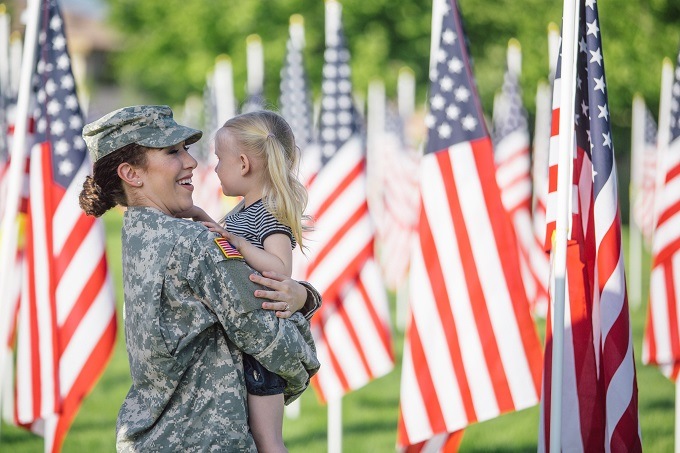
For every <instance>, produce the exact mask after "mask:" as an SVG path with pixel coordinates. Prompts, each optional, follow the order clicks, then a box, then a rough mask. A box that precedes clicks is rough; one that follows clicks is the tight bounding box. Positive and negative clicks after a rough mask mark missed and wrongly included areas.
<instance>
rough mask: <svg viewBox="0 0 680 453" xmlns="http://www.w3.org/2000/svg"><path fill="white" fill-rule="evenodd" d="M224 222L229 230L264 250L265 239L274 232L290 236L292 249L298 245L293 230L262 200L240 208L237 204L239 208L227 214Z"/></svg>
mask: <svg viewBox="0 0 680 453" xmlns="http://www.w3.org/2000/svg"><path fill="white" fill-rule="evenodd" d="M224 224H225V228H226V230H227V231H229V232H230V233H232V234H236V235H238V236H241V237H243V238H245V240H246V241H248V242H250V243H251V244H253V245H254V246H256V247H257V248H259V249H262V250H264V240H265V239H266V238H267V237H268V236H270V235H272V234H285V235H286V236H288V237H289V238H290V243H291V249H294V248H295V246H296V245H297V243H296V242H295V238H294V237H293V232H292V230H291V229H290V228H289V227H288V226H286V225H284V224H282V223H281V222H279V221H278V220H276V218H275V217H274V216H273V215H272V214H271V213H270V212H269V211H267V208H265V206H264V203H262V200H257V201H256V202H255V203H253V204H251V205H250V206H245V205H243V206H241V208H240V209H238V206H237V209H235V210H234V211H232V212H231V213H229V214H227V217H226V218H225V219H224Z"/></svg>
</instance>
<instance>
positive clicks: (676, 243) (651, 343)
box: [643, 139, 680, 379]
mask: <svg viewBox="0 0 680 453" xmlns="http://www.w3.org/2000/svg"><path fill="white" fill-rule="evenodd" d="M662 162H663V166H664V167H663V170H662V171H664V174H665V177H664V178H663V181H664V184H663V186H662V187H660V188H659V193H658V200H657V206H658V207H657V212H658V213H659V214H658V221H657V227H656V230H655V231H654V240H653V246H652V253H653V258H652V274H651V277H650V283H649V288H650V298H649V307H648V313H647V327H646V329H645V339H644V344H643V361H644V363H647V364H654V365H658V366H659V367H660V368H661V370H662V371H663V372H664V374H665V375H666V376H668V377H670V378H672V379H676V378H677V375H678V373H677V368H678V365H679V364H680V319H679V316H678V303H680V139H675V140H674V141H673V142H672V143H671V144H670V146H669V148H668V150H667V151H666V152H664V154H663V157H662Z"/></svg>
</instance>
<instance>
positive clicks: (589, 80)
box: [539, 0, 641, 451]
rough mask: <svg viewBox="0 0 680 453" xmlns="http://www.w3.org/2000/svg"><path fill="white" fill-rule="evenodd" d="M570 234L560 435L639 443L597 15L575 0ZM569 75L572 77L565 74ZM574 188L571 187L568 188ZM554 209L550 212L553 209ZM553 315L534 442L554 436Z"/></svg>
mask: <svg viewBox="0 0 680 453" xmlns="http://www.w3.org/2000/svg"><path fill="white" fill-rule="evenodd" d="M579 18H580V19H579V27H578V29H579V32H578V36H576V37H575V38H574V39H575V47H576V49H577V51H578V57H577V61H576V77H577V79H576V84H575V87H574V88H575V99H573V100H567V102H574V107H575V118H574V122H575V125H574V127H575V137H576V149H575V150H574V152H573V156H574V157H573V180H572V183H573V186H572V189H571V193H570V194H569V195H570V198H572V200H573V204H572V214H573V215H572V222H571V236H570V238H569V239H568V243H567V263H566V265H567V267H566V288H567V291H566V293H567V294H566V295H565V296H566V297H565V327H564V347H563V351H564V362H563V374H562V379H563V393H562V426H561V441H562V449H563V450H565V451H579V450H585V451H603V450H604V451H640V450H641V443H640V435H639V432H640V426H639V423H638V401H637V383H636V372H635V363H634V360H633V344H632V334H631V326H630V319H629V312H628V300H627V296H626V286H625V285H626V279H625V275H624V274H625V272H624V265H623V251H622V247H621V222H620V211H619V202H618V189H617V178H616V163H615V159H614V148H613V144H612V135H611V127H610V116H609V115H610V114H609V107H608V101H607V84H606V79H605V71H604V62H603V53H602V42H601V35H600V28H599V26H600V20H599V16H598V12H597V4H596V2H595V1H594V0H582V1H581V2H580V14H579ZM561 66H562V62H561V59H560V62H559V63H558V68H557V76H556V80H555V87H554V96H553V137H552V138H551V146H550V170H549V173H550V184H549V190H550V193H549V199H548V203H549V204H548V222H550V224H549V229H548V236H547V239H546V240H547V241H548V242H549V241H550V238H551V237H552V230H553V229H554V225H555V216H554V215H555V211H556V207H555V206H554V205H553V203H554V202H556V187H557V178H556V175H557V162H558V152H557V150H558V147H559V140H561V139H565V137H566V136H567V135H568V134H571V133H572V132H570V131H560V130H559V124H560V123H559V115H560V106H561V100H560V97H559V93H560V87H561V84H562V83H564V81H563V79H562V75H561ZM567 80H568V79H567ZM572 195H573V196H572ZM551 213H552V215H551ZM551 319H552V318H551V317H550V316H549V317H548V328H547V330H548V332H547V334H546V357H545V372H544V392H543V399H542V401H541V403H542V404H541V406H542V417H541V422H540V433H539V450H543V449H544V448H546V446H547V445H549V444H550V439H549V435H550V433H549V429H548V427H549V426H550V395H551V389H550V383H551V378H552V371H551V367H552V354H551V351H552V330H551V329H552V328H553V326H552V325H551V324H552V320H551Z"/></svg>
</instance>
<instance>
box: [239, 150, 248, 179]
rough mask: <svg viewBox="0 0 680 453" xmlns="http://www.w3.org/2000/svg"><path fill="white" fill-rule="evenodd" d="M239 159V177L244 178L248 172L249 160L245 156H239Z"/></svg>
mask: <svg viewBox="0 0 680 453" xmlns="http://www.w3.org/2000/svg"><path fill="white" fill-rule="evenodd" d="M239 158H240V159H241V176H245V175H247V174H248V172H250V159H248V156H246V155H245V154H241V155H240V156H239Z"/></svg>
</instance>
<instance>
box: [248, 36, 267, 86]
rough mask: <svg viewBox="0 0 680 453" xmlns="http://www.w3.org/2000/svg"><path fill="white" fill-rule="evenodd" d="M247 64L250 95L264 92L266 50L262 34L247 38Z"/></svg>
mask: <svg viewBox="0 0 680 453" xmlns="http://www.w3.org/2000/svg"><path fill="white" fill-rule="evenodd" d="M246 66H247V72H248V74H247V87H248V95H250V96H252V95H254V94H259V93H262V87H263V86H264V51H263V50H262V39H261V38H260V35H256V34H252V35H249V36H248V37H247V38H246Z"/></svg>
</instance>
